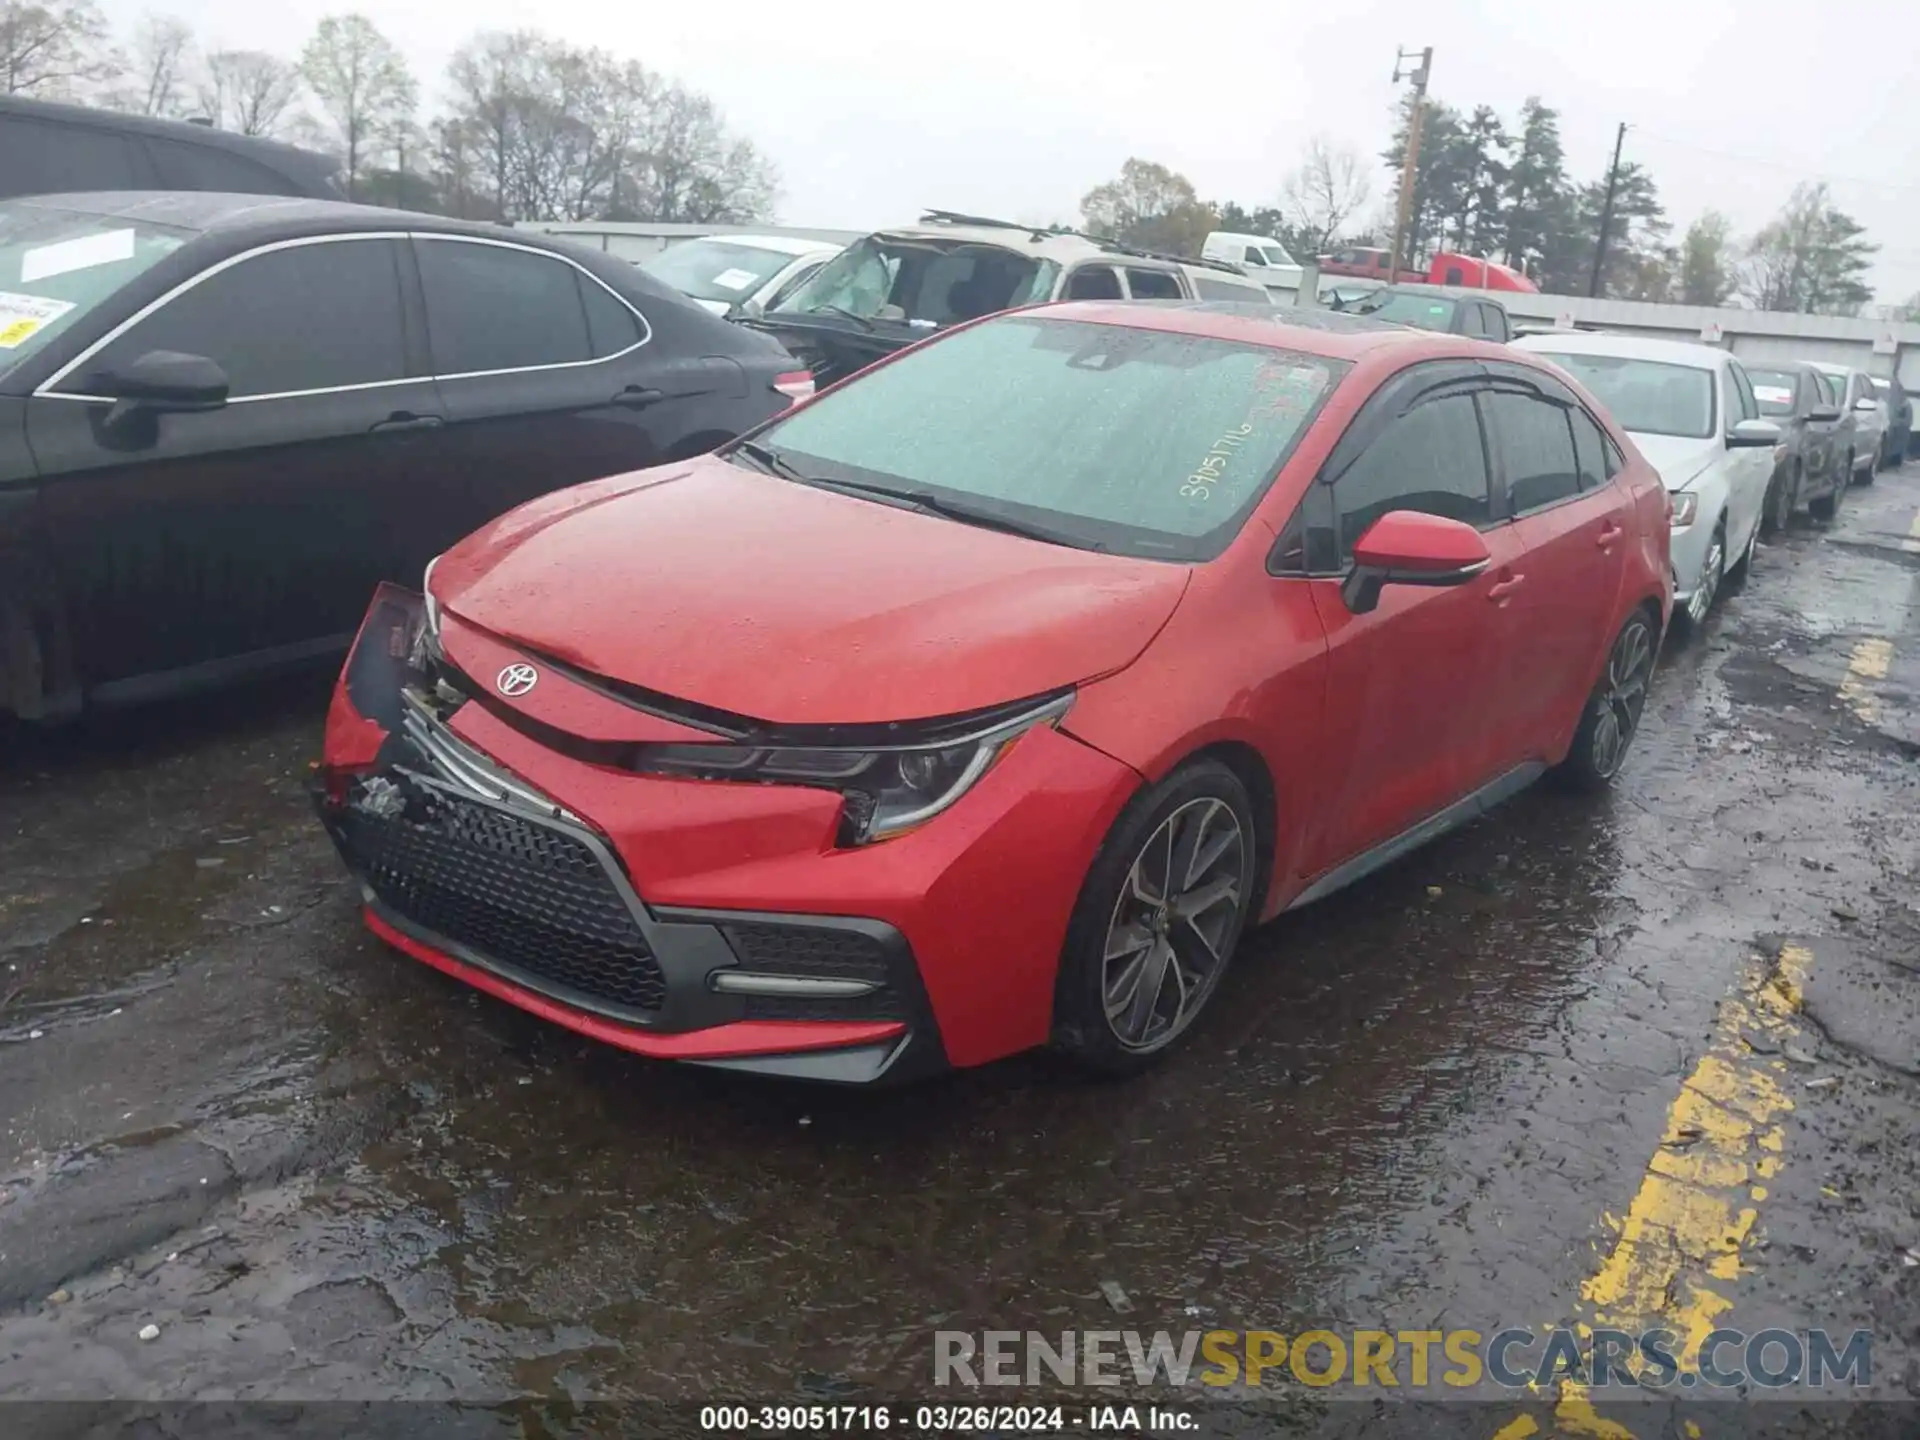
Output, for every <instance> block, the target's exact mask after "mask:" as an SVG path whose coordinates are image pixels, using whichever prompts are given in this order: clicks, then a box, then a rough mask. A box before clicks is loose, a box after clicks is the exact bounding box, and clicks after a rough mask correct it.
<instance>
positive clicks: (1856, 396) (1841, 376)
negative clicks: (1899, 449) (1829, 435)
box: [1813, 360, 1890, 485]
mask: <svg viewBox="0 0 1920 1440" xmlns="http://www.w3.org/2000/svg"><path fill="white" fill-rule="evenodd" d="M1813 368H1814V369H1816V370H1818V371H1819V372H1820V375H1821V378H1823V379H1824V380H1825V381H1826V382H1827V384H1828V385H1829V386H1830V387H1831V388H1832V390H1833V403H1834V404H1836V405H1838V406H1839V407H1840V413H1841V414H1843V415H1851V416H1853V446H1854V448H1853V483H1854V484H1856V485H1871V484H1872V483H1873V474H1874V471H1876V470H1878V469H1879V468H1880V452H1881V450H1882V449H1883V448H1885V446H1886V443H1887V426H1888V424H1889V423H1890V419H1889V417H1888V415H1887V402H1886V401H1884V400H1882V399H1881V398H1880V392H1879V390H1878V389H1877V388H1876V387H1875V386H1874V383H1873V381H1872V379H1871V378H1869V377H1868V376H1867V375H1866V374H1865V373H1863V372H1862V371H1859V370H1849V369H1848V368H1847V367H1846V366H1845V365H1826V364H1822V363H1821V362H1820V361H1818V360H1816V361H1814V362H1813Z"/></svg>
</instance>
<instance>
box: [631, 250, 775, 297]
mask: <svg viewBox="0 0 1920 1440" xmlns="http://www.w3.org/2000/svg"><path fill="white" fill-rule="evenodd" d="M794 258H795V257H793V256H792V255H789V254H787V253H786V252H785V251H783V250H763V249H761V248H760V247H759V246H757V245H741V244H739V243H738V242H736V241H732V240H684V241H682V242H681V243H680V244H678V245H669V246H668V247H667V248H666V249H664V250H662V251H661V252H660V253H659V254H658V255H653V256H649V257H648V258H647V259H645V260H643V261H641V262H640V268H641V269H642V270H644V271H646V272H647V273H648V274H649V275H651V276H653V278H654V279H656V280H659V281H662V282H664V283H665V284H668V285H671V286H672V287H673V288H674V289H676V290H678V291H680V292H681V293H683V294H686V295H691V296H693V298H694V299H696V300H720V301H724V302H725V303H727V304H729V305H731V304H732V303H733V302H734V301H736V300H744V299H746V298H747V297H748V296H749V295H751V294H753V292H754V291H756V290H758V289H759V288H760V287H761V286H762V285H764V284H766V283H767V281H769V280H771V279H772V278H773V277H774V276H775V275H778V274H779V273H780V272H781V271H782V270H784V269H786V268H787V266H789V265H791V264H792V263H793V261H794Z"/></svg>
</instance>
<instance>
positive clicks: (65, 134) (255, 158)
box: [0, 95, 341, 200]
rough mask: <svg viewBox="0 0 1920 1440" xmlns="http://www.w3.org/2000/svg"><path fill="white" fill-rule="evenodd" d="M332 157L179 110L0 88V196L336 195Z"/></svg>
mask: <svg viewBox="0 0 1920 1440" xmlns="http://www.w3.org/2000/svg"><path fill="white" fill-rule="evenodd" d="M339 168H340V167H339V162H338V161H336V160H335V159H334V158H333V157H332V156H330V155H318V154H315V153H314V152H313V151H311V150H302V149H299V148H298V147H297V146H293V145H282V144H281V143H280V142H279V141H277V140H262V139H260V138H259V137H257V136H252V135H230V134H228V133H227V132H226V131H224V130H215V129H213V128H211V127H210V126H206V125H191V124H188V123H186V122H184V121H180V120H152V119H148V118H147V117H146V116H144V115H120V114H116V113H115V112H114V111H111V110H95V109H91V108H89V107H88V106H85V105H55V104H52V103H51V102H49V101H45V100H27V99H23V98H22V97H20V96H18V95H0V199H5V198H6V197H8V196H10V195H49V194H53V193H54V192H56V191H75V190H225V191H231V192H234V193H237V194H242V195H300V196H305V197H307V198H308V199H312V200H338V199H340V198H341V191H340V188H339V186H338V184H337V182H336V178H335V177H336V176H337V174H338V172H339Z"/></svg>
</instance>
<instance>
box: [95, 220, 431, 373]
mask: <svg viewBox="0 0 1920 1440" xmlns="http://www.w3.org/2000/svg"><path fill="white" fill-rule="evenodd" d="M399 246H400V242H399V241H396V240H330V241H327V242H325V243H322V244H311V245H294V246H289V247H287V248H286V249H282V250H269V251H267V252H266V253H264V254H260V255H255V256H252V257H251V258H249V259H246V260H242V261H240V262H239V263H238V264H236V265H231V266H229V267H227V268H226V269H224V270H221V271H218V272H217V273H215V274H212V275H209V276H208V277H207V278H206V279H204V280H202V281H201V282H200V283H199V284H198V285H195V286H194V287H193V288H192V289H190V290H187V291H184V292H182V293H181V294H180V295H178V296H176V297H175V298H174V299H172V300H169V301H168V302H167V303H166V304H165V305H163V306H161V307H160V308H159V309H158V310H156V311H154V312H153V314H151V315H149V316H148V317H147V318H146V319H144V320H142V321H141V322H140V323H139V324H138V325H135V326H134V327H133V328H132V329H131V330H129V331H127V333H126V334H124V335H122V336H121V337H120V338H119V339H117V340H115V341H114V342H113V343H112V344H110V345H108V346H107V347H106V349H105V350H103V351H101V352H100V354H98V355H96V356H95V357H94V358H93V360H92V361H90V362H89V363H88V365H87V366H86V367H85V370H86V373H87V374H89V375H92V374H98V373H101V372H117V371H120V370H123V369H124V368H125V367H126V366H127V365H129V364H131V363H132V362H133V361H134V360H137V359H139V358H140V357H141V356H142V355H145V354H146V353H147V352H148V351H150V350H178V351H182V352H184V353H186V354H188V355H205V356H207V357H208V358H210V359H212V360H216V361H218V362H219V364H220V366H221V368H222V369H224V370H225V371H226V372H227V380H228V382H229V384H230V386H231V389H230V391H229V393H230V394H231V395H232V397H233V398H234V399H243V398H247V397H253V398H261V397H265V396H285V395H291V394H298V393H300V392H303V391H311V390H328V389H336V388H339V387H342V386H348V385H369V384H376V383H378V382H381V381H389V380H400V379H404V378H406V375H407V363H406V340H405V336H404V333H403V332H402V330H401V321H400V278H399V275H400V272H399V266H398V263H397V261H398V256H399ZM63 388H74V387H72V386H71V385H69V386H67V387H63ZM92 393H99V392H97V391H95V392H92Z"/></svg>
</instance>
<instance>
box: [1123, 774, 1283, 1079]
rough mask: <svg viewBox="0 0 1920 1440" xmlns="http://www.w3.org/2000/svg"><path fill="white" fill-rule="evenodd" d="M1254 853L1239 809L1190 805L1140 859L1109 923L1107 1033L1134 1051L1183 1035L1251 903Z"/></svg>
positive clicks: (1206, 801)
mask: <svg viewBox="0 0 1920 1440" xmlns="http://www.w3.org/2000/svg"><path fill="white" fill-rule="evenodd" d="M1252 855H1253V847H1252V845H1251V844H1250V843H1249V837H1248V835H1247V834H1246V831H1245V830H1244V829H1243V827H1242V826H1241V823H1240V818H1239V816H1238V815H1236V814H1235V813H1234V811H1233V807H1231V806H1230V805H1228V804H1226V803H1225V802H1224V801H1222V800H1217V799H1214V798H1213V797H1211V796H1202V797H1200V798H1199V799H1195V800H1189V801H1188V802H1187V803H1186V804H1184V805H1182V806H1180V808H1179V809H1177V810H1175V811H1174V812H1173V813H1172V814H1171V815H1169V816H1167V818H1166V819H1165V820H1163V821H1161V822H1160V824H1159V826H1158V827H1157V828H1156V829H1155V830H1154V832H1153V833H1152V834H1151V835H1149V836H1148V837H1147V841H1146V843H1145V844H1144V845H1142V846H1141V847H1140V851H1139V853H1138V854H1137V855H1135V856H1134V860H1133V864H1132V866H1131V867H1129V869H1128V871H1127V878H1126V882H1125V883H1124V884H1123V885H1122V886H1121V888H1120V895H1119V898H1118V899H1117V900H1116V901H1115V902H1114V906H1113V915H1112V917H1111V919H1110V920H1109V922H1108V925H1107V935H1106V950H1105V954H1104V959H1103V962H1102V968H1101V993H1102V998H1103V1000H1104V1002H1105V1012H1106V1017H1107V1025H1108V1027H1109V1028H1110V1029H1111V1030H1112V1031H1113V1035H1114V1038H1115V1039H1116V1040H1118V1041H1119V1042H1120V1043H1121V1045H1123V1046H1124V1047H1126V1048H1127V1049H1129V1050H1133V1051H1149V1050H1158V1049H1160V1048H1161V1047H1162V1046H1164V1045H1167V1044H1169V1043H1170V1042H1171V1041H1172V1040H1173V1039H1174V1037H1175V1036H1177V1035H1178V1034H1180V1032H1181V1031H1182V1030H1184V1029H1186V1027H1187V1025H1188V1024H1189V1023H1190V1022H1191V1021H1192V1019H1193V1017H1194V1016H1195V1015H1196V1014H1198V1013H1199V1011H1200V1007H1201V1006H1202V1005H1203V1004H1205V1003H1206V1000H1207V997H1208V996H1209V995H1211V994H1212V993H1213V987H1214V985H1215V983H1216V982H1217V981H1218V980H1219V978H1220V976H1221V974H1222V973H1223V972H1224V971H1225V969H1226V965H1227V959H1228V955H1229V951H1230V949H1231V946H1232V943H1233V941H1234V939H1235V938H1236V934H1237V930H1238V926H1239V921H1240V911H1241V908H1242V906H1243V905H1245V903H1246V895H1247V882H1248V878H1249V876H1248V872H1249V869H1250V866H1251V863H1252Z"/></svg>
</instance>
